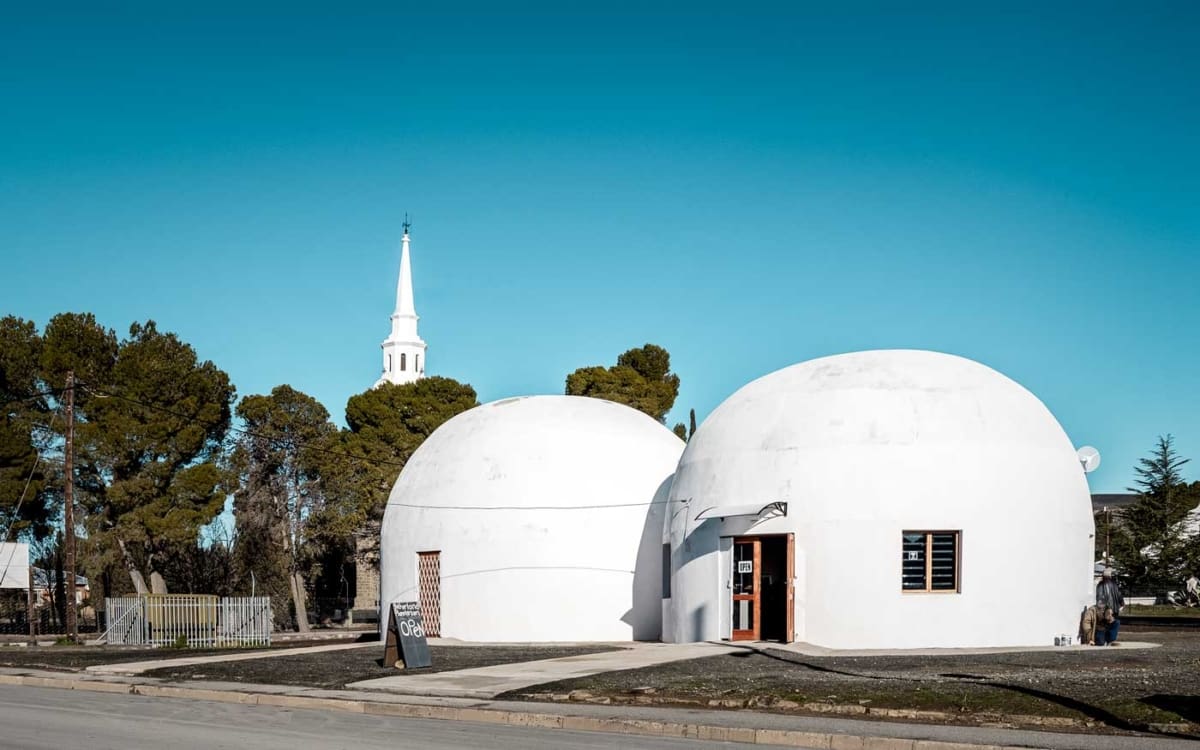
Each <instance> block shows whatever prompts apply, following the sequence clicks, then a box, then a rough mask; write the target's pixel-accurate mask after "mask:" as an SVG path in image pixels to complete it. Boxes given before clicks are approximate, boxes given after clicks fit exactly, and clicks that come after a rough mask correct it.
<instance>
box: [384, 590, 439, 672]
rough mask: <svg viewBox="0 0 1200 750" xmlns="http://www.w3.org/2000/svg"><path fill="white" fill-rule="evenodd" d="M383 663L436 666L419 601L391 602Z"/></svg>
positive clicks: (414, 666)
mask: <svg viewBox="0 0 1200 750" xmlns="http://www.w3.org/2000/svg"><path fill="white" fill-rule="evenodd" d="M383 663H384V665H385V666H394V667H399V668H401V669H420V668H421V667H431V666H433V658H432V656H431V655H430V653H429V642H428V641H427V640H426V639H425V621H424V620H423V619H422V618H421V605H420V604H418V603H417V602H392V605H391V606H390V607H388V628H387V638H386V639H385V643H384V647H383Z"/></svg>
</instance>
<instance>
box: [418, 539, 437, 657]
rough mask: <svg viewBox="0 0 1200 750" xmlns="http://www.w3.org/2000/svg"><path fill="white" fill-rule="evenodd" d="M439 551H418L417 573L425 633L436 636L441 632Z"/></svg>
mask: <svg viewBox="0 0 1200 750" xmlns="http://www.w3.org/2000/svg"><path fill="white" fill-rule="evenodd" d="M441 554H442V553H441V552H418V553H417V573H418V576H419V581H420V592H421V619H422V620H424V621H425V635H426V636H428V637H430V638H438V637H440V636H441V634H442V561H441Z"/></svg>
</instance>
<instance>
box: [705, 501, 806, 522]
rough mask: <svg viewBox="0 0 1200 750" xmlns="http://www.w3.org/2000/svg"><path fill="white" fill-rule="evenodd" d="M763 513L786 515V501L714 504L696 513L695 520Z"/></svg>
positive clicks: (755, 515)
mask: <svg viewBox="0 0 1200 750" xmlns="http://www.w3.org/2000/svg"><path fill="white" fill-rule="evenodd" d="M765 514H770V515H771V516H786V515H787V502H785V501H783V500H774V501H772V502H769V503H748V504H746V505H714V506H712V507H711V508H705V509H704V510H702V511H700V512H699V513H697V514H696V520H697V521H703V520H704V519H706V518H733V517H735V516H751V517H756V518H757V517H759V516H762V515H765Z"/></svg>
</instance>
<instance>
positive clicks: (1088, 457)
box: [1075, 445, 1100, 474]
mask: <svg viewBox="0 0 1200 750" xmlns="http://www.w3.org/2000/svg"><path fill="white" fill-rule="evenodd" d="M1075 455H1076V456H1079V463H1080V464H1081V465H1082V466H1083V473H1085V474H1091V473H1092V472H1093V471H1095V470H1096V469H1098V468H1100V451H1098V450H1096V449H1095V448H1093V447H1092V446H1090V445H1085V446H1083V447H1082V448H1080V449H1079V450H1077V451H1075Z"/></svg>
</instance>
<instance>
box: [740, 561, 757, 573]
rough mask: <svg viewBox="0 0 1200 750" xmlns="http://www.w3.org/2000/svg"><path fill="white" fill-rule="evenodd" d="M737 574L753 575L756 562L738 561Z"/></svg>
mask: <svg viewBox="0 0 1200 750" xmlns="http://www.w3.org/2000/svg"><path fill="white" fill-rule="evenodd" d="M737 572H739V573H753V572H754V561H753V560H738V568H737Z"/></svg>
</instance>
